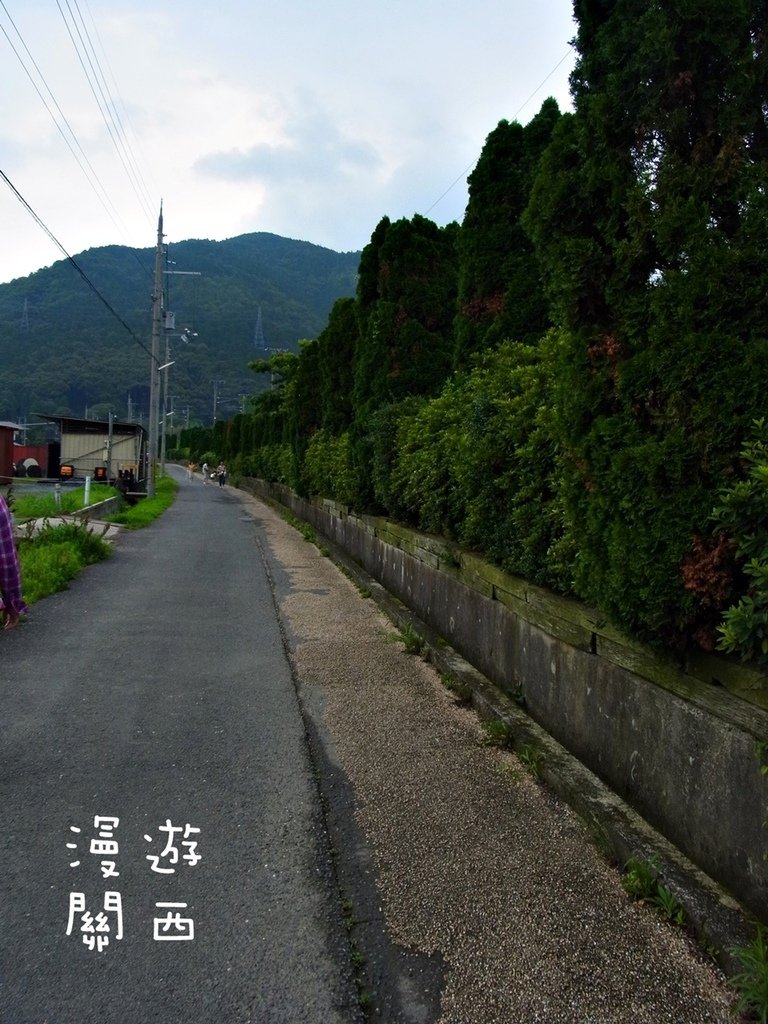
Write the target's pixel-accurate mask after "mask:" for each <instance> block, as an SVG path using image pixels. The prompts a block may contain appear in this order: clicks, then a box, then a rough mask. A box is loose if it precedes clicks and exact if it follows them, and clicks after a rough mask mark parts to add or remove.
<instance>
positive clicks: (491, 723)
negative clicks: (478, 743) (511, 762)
mask: <svg viewBox="0 0 768 1024" xmlns="http://www.w3.org/2000/svg"><path fill="white" fill-rule="evenodd" d="M483 729H484V730H485V736H484V737H483V746H485V747H499V748H500V749H501V750H511V748H512V729H511V728H510V726H509V723H507V722H505V721H504V720H503V719H501V718H491V719H489V720H488V721H486V722H483Z"/></svg>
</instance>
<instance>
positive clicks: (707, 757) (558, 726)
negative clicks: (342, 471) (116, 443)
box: [247, 481, 768, 921]
mask: <svg viewBox="0 0 768 1024" xmlns="http://www.w3.org/2000/svg"><path fill="white" fill-rule="evenodd" d="M247 485H248V489H249V490H253V491H254V492H255V493H259V494H262V495H263V496H264V497H268V498H272V499H273V500H276V501H278V502H279V503H280V504H282V505H284V506H286V507H287V508H289V509H290V510H291V511H292V512H293V513H294V514H295V515H296V516H298V517H300V518H301V519H303V520H306V521H308V522H310V523H312V525H313V526H314V527H315V529H316V530H317V531H318V532H319V533H321V534H323V535H324V536H325V537H327V538H328V539H329V540H330V541H331V542H332V543H334V544H335V545H337V546H338V547H339V548H341V549H342V550H344V551H345V552H346V553H347V554H348V555H349V556H350V557H352V558H353V559H354V560H355V561H356V562H357V563H358V564H359V565H361V566H362V567H363V568H364V569H365V570H366V571H367V572H368V573H369V574H370V575H371V576H373V577H374V578H375V579H377V580H378V581H379V582H380V583H382V584H383V586H384V587H386V589H387V590H388V591H389V592H390V593H392V594H394V595H395V596H396V597H398V598H399V599H400V600H401V601H402V602H403V603H404V604H406V605H407V606H408V607H409V608H411V609H412V610H413V612H414V613H415V614H416V615H418V616H419V617H420V618H421V619H423V620H424V621H425V622H426V623H428V624H429V625H430V626H431V627H432V628H433V629H435V630H436V631H437V632H438V633H439V634H440V635H442V636H443V637H444V638H445V639H446V640H447V642H448V643H449V644H450V645H451V646H452V647H453V648H454V649H455V650H457V651H458V652H459V653H460V654H461V655H462V656H463V657H464V658H466V660H467V661H469V662H470V663H471V664H472V665H474V666H475V667H476V668H477V669H479V670H480V671H481V672H482V673H483V674H484V675H486V676H488V677H489V678H490V679H491V680H492V681H493V682H494V683H495V684H496V685H498V686H499V687H500V688H501V689H502V690H504V691H506V692H507V693H508V694H510V695H515V696H517V697H518V698H520V697H523V696H524V699H525V706H526V710H527V711H528V713H529V714H530V715H531V717H532V718H533V719H534V720H535V721H536V722H538V723H539V725H541V726H542V727H543V728H544V729H546V731H547V732H549V733H550V734H551V735H552V736H554V737H555V739H557V740H558V741H559V742H560V743H561V744H563V746H564V747H566V749H568V750H569V751H571V753H573V754H574V755H575V756H576V757H578V758H579V759H580V760H581V761H582V762H583V763H584V764H586V765H587V767H589V768H590V769H591V770H592V771H594V772H595V773H596V774H597V775H598V776H599V777H600V778H602V779H603V780H604V781H605V782H606V783H607V784H608V785H609V786H610V787H611V788H612V789H613V790H614V791H615V792H616V793H618V794H619V795H620V796H621V797H622V798H624V799H625V800H626V801H627V802H628V803H629V804H630V805H631V806H632V807H634V808H635V810H637V811H638V812H639V813H640V814H641V815H642V816H643V817H644V818H645V819H646V820H647V821H648V822H649V823H650V824H652V825H653V826H654V827H656V828H657V829H658V830H659V831H660V832H661V833H662V834H663V835H665V836H666V837H667V838H668V839H670V840H671V841H672V842H673V843H674V844H675V845H676V846H677V847H678V848H679V849H680V850H681V851H682V852H683V853H685V854H686V855H687V856H688V857H689V858H690V859H691V860H692V861H693V862H694V863H695V864H697V865H698V866H699V867H700V868H701V869H703V870H704V871H705V872H707V873H708V874H709V875H711V876H712V878H714V879H715V880H716V881H718V882H720V883H721V884H722V885H724V886H725V887H726V888H727V889H729V890H730V891H731V892H732V893H733V894H734V895H735V896H737V897H738V898H739V899H740V900H741V901H742V902H743V903H744V904H745V905H746V906H747V907H748V908H749V909H750V910H752V911H753V913H755V914H756V915H757V916H758V917H760V918H761V919H762V920H764V921H768V872H767V871H766V867H767V865H766V860H765V853H766V849H767V846H766V839H768V832H766V829H765V819H766V807H765V795H766V786H767V785H768V779H767V778H766V776H764V775H763V774H762V773H761V771H760V757H759V751H758V747H759V744H761V743H768V678H766V676H765V675H763V674H761V673H760V672H758V671H756V670H751V669H748V668H746V667H743V666H741V665H739V664H735V663H733V662H731V661H729V660H727V659H725V658H720V657H716V656H707V655H699V656H696V657H690V658H689V659H688V661H687V662H686V663H685V664H676V663H674V662H673V661H672V660H671V659H670V660H666V659H664V658H663V657H659V656H658V655H655V654H654V653H652V652H651V651H649V650H647V649H645V648H644V647H642V646H641V645H639V644H637V643H635V642H633V641H631V640H629V639H627V638H626V637H624V636H622V635H621V634H620V633H618V632H617V631H616V630H614V629H612V628H611V627H609V626H608V625H606V623H605V622H603V621H602V620H601V618H600V616H599V615H598V614H597V613H596V612H594V611H592V610H591V609H589V608H587V607H585V606H584V605H582V604H580V603H579V602H577V601H572V600H567V599H565V598H562V597H559V596H557V595H555V594H552V593H550V592H548V591H545V590H544V589H542V588H540V587H536V586H534V585H532V584H530V583H527V582H525V581H524V580H520V579H517V578H515V577H511V576H509V575H507V574H505V573H503V572H501V571H500V570H498V569H496V568H494V567H493V566H491V565H488V564H487V563H485V562H483V561H482V559H480V558H478V557H476V556H474V555H471V554H469V553H467V552H465V551H462V550H461V549H459V548H456V547H455V546H453V545H451V544H450V543H448V542H446V541H445V540H443V539H441V538H436V537H430V536H426V535H424V534H420V533H418V532H416V531H414V530H410V529H407V528H404V527H401V526H397V525H394V524H392V523H390V522H388V521H386V520H384V519H377V518H375V517H367V516H357V515H353V514H350V513H349V511H348V510H347V509H346V508H345V507H343V506H340V505H338V504H336V503H334V502H330V501H320V500H318V501H307V500H304V499H301V498H299V497H297V496H296V495H295V494H293V492H291V491H290V490H289V489H287V488H284V487H280V486H279V485H267V484H264V483H262V482H260V481H248V482H247Z"/></svg>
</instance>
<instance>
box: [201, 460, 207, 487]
mask: <svg viewBox="0 0 768 1024" xmlns="http://www.w3.org/2000/svg"><path fill="white" fill-rule="evenodd" d="M201 473H202V474H203V483H204V484H207V483H208V463H207V462H204V463H203V468H202V470H201Z"/></svg>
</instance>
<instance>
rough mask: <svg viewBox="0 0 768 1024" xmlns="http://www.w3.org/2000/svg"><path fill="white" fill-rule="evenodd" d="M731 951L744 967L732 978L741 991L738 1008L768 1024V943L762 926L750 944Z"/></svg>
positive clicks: (739, 991)
mask: <svg viewBox="0 0 768 1024" xmlns="http://www.w3.org/2000/svg"><path fill="white" fill-rule="evenodd" d="M731 953H733V955H734V956H735V957H736V959H737V960H738V961H739V962H740V964H741V966H742V968H743V970H742V971H741V972H740V973H739V974H736V975H734V976H733V977H732V978H731V979H730V983H731V985H733V986H734V988H735V989H736V990H737V992H738V993H739V1003H738V1009H739V1010H742V1011H746V1012H747V1013H750V1014H752V1015H753V1017H754V1019H755V1020H759V1021H760V1024H768V943H766V938H765V930H764V929H763V928H762V926H758V929H757V933H756V935H755V937H754V939H753V940H752V942H751V943H750V944H749V945H748V946H737V947H735V948H734V949H732V950H731Z"/></svg>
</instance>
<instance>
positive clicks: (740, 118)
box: [526, 0, 768, 642]
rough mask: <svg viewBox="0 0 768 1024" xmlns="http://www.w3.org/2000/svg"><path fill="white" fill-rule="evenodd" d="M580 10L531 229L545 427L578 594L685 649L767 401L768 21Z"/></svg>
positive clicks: (648, 5)
mask: <svg viewBox="0 0 768 1024" xmlns="http://www.w3.org/2000/svg"><path fill="white" fill-rule="evenodd" d="M575 12H576V16H577V19H578V23H579V33H578V39H577V44H578V50H579V57H578V61H577V64H576V68H575V71H574V73H573V76H572V88H573V95H574V101H575V113H574V115H572V116H567V115H566V116H565V117H563V118H562V119H561V122H560V124H559V125H558V126H557V128H556V130H555V133H554V137H553V143H552V146H551V147H550V149H549V150H548V151H547V154H546V155H545V157H544V158H543V161H542V166H541V170H540V173H539V176H538V178H537V181H536V184H535V186H534V189H533V194H532V201H531V205H530V207H529V211H528V214H527V221H526V223H527V226H528V228H529V230H530V232H531V234H532V236H533V237H534V239H535V241H536V245H537V251H538V253H539V256H540V259H541V261H542V265H543V267H544V268H545V278H546V283H547V286H548V291H549V295H550V298H551V300H552V304H553V311H554V314H555V316H556V318H557V320H559V321H560V322H561V323H562V324H563V325H564V326H565V327H566V328H567V333H568V336H569V343H568V345H567V346H566V347H565V349H564V352H565V355H564V356H563V358H562V363H561V365H560V366H559V367H558V373H559V378H560V388H559V400H558V417H559V431H560V435H561V437H560V440H561V443H562V448H563V451H564V453H565V459H566V467H565V499H566V508H567V514H568V517H569V525H570V530H571V531H572V534H573V539H574V541H575V545H576V547H577V549H578V550H579V553H580V554H579V558H578V561H577V564H576V567H575V576H576V579H575V582H576V586H577V589H578V590H579V591H580V593H581V594H582V595H583V596H584V597H585V598H587V599H588V600H590V601H593V602H595V603H597V604H598V605H600V606H601V607H602V608H603V609H605V610H606V611H608V612H609V613H610V614H611V615H612V617H613V618H614V619H615V620H616V621H618V622H619V623H621V624H623V625H625V626H629V627H631V628H633V629H635V630H637V631H639V632H640V633H641V635H642V634H645V635H647V636H649V637H657V638H658V637H660V636H662V637H665V638H666V639H667V640H670V641H674V642H682V640H683V639H684V638H685V637H686V635H690V634H691V633H692V632H693V631H694V630H696V629H697V628H699V629H700V628H701V627H702V624H703V616H704V609H705V608H706V606H707V604H708V603H710V602H709V600H708V596H707V595H706V594H701V595H699V596H698V597H694V595H693V594H692V593H691V591H690V590H687V589H686V588H685V586H684V577H685V575H686V573H687V574H688V575H689V576H690V575H691V574H692V569H693V568H695V567H692V566H691V564H690V558H691V551H692V541H693V538H694V536H696V535H705V534H706V533H707V532H708V521H707V520H708V516H709V512H710V510H711V508H712V504H713V498H714V495H715V493H716V492H717V490H718V488H719V487H720V486H722V484H723V483H724V481H725V480H726V479H727V477H728V474H729V473H731V472H732V471H733V468H734V462H735V459H736V455H737V452H738V450H739V448H740V446H741V443H742V440H743V439H744V437H745V435H746V434H747V433H748V429H749V425H750V423H751V421H752V420H753V419H754V418H755V417H757V416H758V415H762V414H763V413H764V411H765V396H766V394H767V393H768V129H767V126H766V121H767V116H768V104H767V101H768V64H767V55H766V26H768V9H767V4H766V2H765V0H759V2H758V0H732V2H730V3H728V4H724V3H722V0H695V2H694V0H675V2H673V3H670V2H667V0H664V2H661V0H651V2H649V0H578V2H577V3H576V4H575ZM703 556H704V557H706V556H707V552H706V551H704V554H703ZM693 574H694V575H695V573H693ZM718 582H719V585H720V584H721V583H722V581H718ZM704 625H706V623H704ZM702 635H703V634H702V633H701V632H699V636H702Z"/></svg>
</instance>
